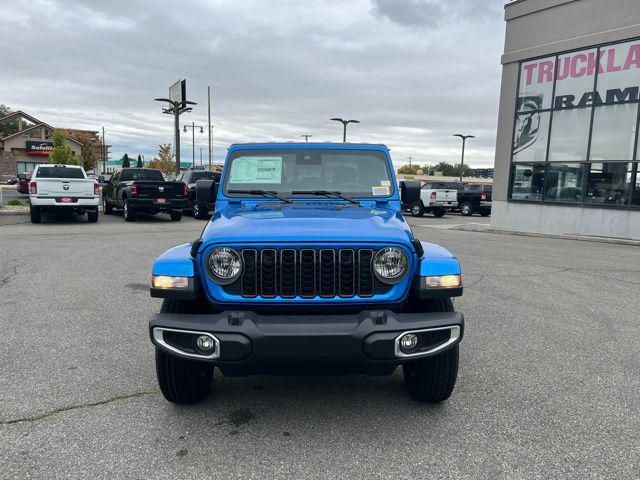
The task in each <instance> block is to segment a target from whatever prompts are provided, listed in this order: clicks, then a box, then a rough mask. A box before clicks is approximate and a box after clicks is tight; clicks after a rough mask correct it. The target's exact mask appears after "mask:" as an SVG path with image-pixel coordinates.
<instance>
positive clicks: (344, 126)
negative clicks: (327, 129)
mask: <svg viewBox="0 0 640 480" xmlns="http://www.w3.org/2000/svg"><path fill="white" fill-rule="evenodd" d="M330 120H332V121H334V122H340V123H342V141H343V142H346V141H347V125H348V124H350V123H360V121H359V120H344V119H342V118H338V117H336V118H330Z"/></svg>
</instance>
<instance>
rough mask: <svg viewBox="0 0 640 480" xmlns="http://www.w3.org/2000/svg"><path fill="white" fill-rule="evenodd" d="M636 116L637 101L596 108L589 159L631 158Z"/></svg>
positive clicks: (594, 160) (593, 160)
mask: <svg viewBox="0 0 640 480" xmlns="http://www.w3.org/2000/svg"><path fill="white" fill-rule="evenodd" d="M637 117H638V104H637V103H633V104H622V105H607V106H604V107H602V108H596V109H595V112H594V116H593V133H592V135H591V155H590V156H589V158H590V160H591V161H592V162H596V161H606V160H631V159H632V158H633V147H634V145H635V140H636V119H637Z"/></svg>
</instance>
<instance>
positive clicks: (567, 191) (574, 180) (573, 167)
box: [544, 163, 582, 203]
mask: <svg viewBox="0 0 640 480" xmlns="http://www.w3.org/2000/svg"><path fill="white" fill-rule="evenodd" d="M546 177H547V181H546V187H545V191H544V200H547V201H552V202H570V203H576V202H579V201H580V197H581V196H582V164H580V163H553V164H550V165H549V166H548V168H547V173H546Z"/></svg>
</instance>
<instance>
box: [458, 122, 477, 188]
mask: <svg viewBox="0 0 640 480" xmlns="http://www.w3.org/2000/svg"><path fill="white" fill-rule="evenodd" d="M453 136H454V137H459V138H461V139H462V158H461V159H460V182H462V167H463V166H464V147H465V144H466V143H467V138H476V137H474V136H473V135H462V134H461V133H456V134H454V135H453Z"/></svg>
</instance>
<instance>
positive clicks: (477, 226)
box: [451, 223, 640, 246]
mask: <svg viewBox="0 0 640 480" xmlns="http://www.w3.org/2000/svg"><path fill="white" fill-rule="evenodd" d="M451 230H460V231H463V232H477V233H493V234H499V235H521V236H523V237H541V238H555V239H559V240H577V241H580V242H596V243H613V244H618V245H633V246H640V240H633V239H631V238H616V237H596V236H589V235H573V234H567V233H537V232H527V231H525V230H512V229H509V228H495V227H491V225H485V224H482V223H467V224H466V225H459V226H458V225H456V226H453V227H451Z"/></svg>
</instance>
